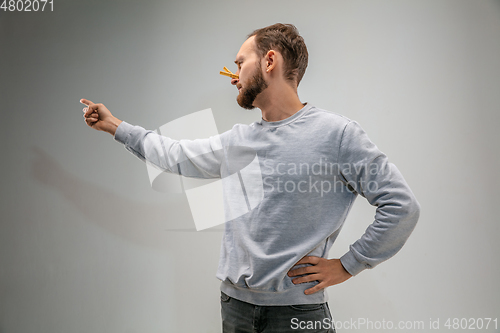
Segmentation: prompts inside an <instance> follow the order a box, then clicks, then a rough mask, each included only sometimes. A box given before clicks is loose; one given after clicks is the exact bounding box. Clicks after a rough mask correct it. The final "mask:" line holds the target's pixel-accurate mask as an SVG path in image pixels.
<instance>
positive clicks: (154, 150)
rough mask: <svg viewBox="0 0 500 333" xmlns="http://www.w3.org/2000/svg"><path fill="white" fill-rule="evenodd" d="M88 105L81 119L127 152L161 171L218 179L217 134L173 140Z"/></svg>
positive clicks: (219, 148)
mask: <svg viewBox="0 0 500 333" xmlns="http://www.w3.org/2000/svg"><path fill="white" fill-rule="evenodd" d="M81 102H82V103H84V104H86V105H88V109H87V110H85V109H84V112H85V114H84V118H85V121H86V123H87V125H88V126H90V127H92V128H94V129H96V130H100V131H105V132H107V133H109V134H111V135H113V137H114V139H115V140H116V141H118V142H120V143H122V144H123V145H124V146H125V149H127V150H128V151H129V152H131V153H132V154H133V155H135V156H136V157H138V158H139V159H140V160H142V161H145V162H146V161H147V162H149V163H151V164H153V165H154V166H156V167H157V168H159V169H160V170H162V171H166V172H170V173H175V174H180V175H183V176H186V177H195V178H220V177H221V171H220V168H221V163H222V159H223V151H222V143H221V135H216V136H211V137H209V138H207V139H197V140H173V139H171V138H168V137H166V136H162V135H159V134H157V133H155V132H154V131H151V130H146V129H144V128H143V127H141V126H133V125H131V124H129V123H127V122H125V121H121V120H119V119H118V118H116V117H114V116H113V115H112V114H111V112H110V111H109V110H108V109H107V108H106V107H105V106H104V105H103V104H94V103H92V102H91V101H89V100H85V99H82V100H81Z"/></svg>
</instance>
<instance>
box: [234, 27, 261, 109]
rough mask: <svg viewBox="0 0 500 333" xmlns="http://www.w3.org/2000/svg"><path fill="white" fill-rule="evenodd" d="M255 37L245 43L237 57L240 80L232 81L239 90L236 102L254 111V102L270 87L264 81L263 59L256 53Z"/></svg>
mask: <svg viewBox="0 0 500 333" xmlns="http://www.w3.org/2000/svg"><path fill="white" fill-rule="evenodd" d="M253 39H254V37H250V38H249V39H247V40H246V41H245V43H243V45H242V46H241V49H240V51H239V52H238V54H237V55H236V61H235V63H236V64H237V65H238V71H237V72H236V74H238V75H239V79H233V80H231V83H232V84H233V85H236V87H237V88H238V90H239V94H238V97H237V98H236V101H237V102H238V104H239V105H240V106H241V107H242V108H245V109H248V110H251V109H254V108H255V106H254V101H255V99H256V98H257V96H258V95H259V94H260V93H261V92H262V91H264V90H265V89H266V88H267V87H268V85H267V83H266V81H265V80H264V76H263V75H262V68H261V59H260V58H259V56H258V55H257V54H256V53H255V51H254V40H253Z"/></svg>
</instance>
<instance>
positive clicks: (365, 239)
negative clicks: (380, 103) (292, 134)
mask: <svg viewBox="0 0 500 333" xmlns="http://www.w3.org/2000/svg"><path fill="white" fill-rule="evenodd" d="M339 158H340V165H341V169H340V175H341V177H343V181H344V182H345V184H346V186H347V187H348V188H349V189H350V190H351V191H353V192H355V193H358V194H360V195H361V196H363V197H364V198H366V199H367V200H368V202H369V203H370V204H371V205H373V206H375V207H377V208H376V213H375V220H374V221H373V223H371V224H370V225H369V226H368V228H367V229H366V231H365V233H364V234H363V235H362V236H361V238H360V239H358V240H357V241H356V242H354V243H353V244H352V245H350V246H349V251H348V252H347V253H346V254H344V255H343V256H342V257H341V258H340V261H341V263H342V265H343V266H344V268H345V269H346V270H347V271H348V272H349V273H350V274H352V275H357V274H358V273H360V272H361V271H363V270H364V269H366V268H373V267H375V266H376V265H378V264H380V263H381V262H383V261H385V260H387V259H389V258H390V257H392V256H394V255H395V254H396V253H397V252H398V251H399V250H400V249H401V248H402V247H403V245H404V243H405V242H406V240H407V239H408V237H409V236H410V234H411V232H412V231H413V229H414V228H415V224H416V223H417V220H418V218H419V215H420V204H419V203H418V201H417V200H416V198H415V196H414V194H413V193H412V191H411V189H410V187H409V186H408V184H407V183H406V181H405V180H404V178H403V176H402V174H401V173H400V171H399V170H398V169H397V168H396V166H395V165H394V164H392V163H390V162H389V161H388V158H387V156H386V155H385V154H384V153H382V152H381V151H380V150H379V149H378V148H377V146H376V145H375V144H374V143H373V142H371V141H370V139H369V138H368V136H367V134H366V133H365V131H364V130H363V129H362V128H361V127H360V126H359V124H358V123H357V122H355V121H350V122H349V123H348V124H347V125H346V126H345V128H344V133H343V136H342V140H341V143H340V147H339Z"/></svg>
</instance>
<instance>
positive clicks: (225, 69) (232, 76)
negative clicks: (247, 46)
mask: <svg viewBox="0 0 500 333" xmlns="http://www.w3.org/2000/svg"><path fill="white" fill-rule="evenodd" d="M219 74H220V75H225V76H229V77H230V78H232V79H239V76H238V75H236V74H233V73H232V72H231V71H230V70H229V69H227V67H226V66H224V71H220V73H219Z"/></svg>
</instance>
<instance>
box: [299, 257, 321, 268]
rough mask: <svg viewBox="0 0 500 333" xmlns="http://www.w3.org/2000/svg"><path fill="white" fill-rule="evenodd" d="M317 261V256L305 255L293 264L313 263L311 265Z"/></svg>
mask: <svg viewBox="0 0 500 333" xmlns="http://www.w3.org/2000/svg"><path fill="white" fill-rule="evenodd" d="M318 262H319V258H318V257H315V256H306V257H304V258H302V259H300V260H299V261H297V263H296V264H295V265H294V266H296V265H300V264H313V265H316V264H317V263H318Z"/></svg>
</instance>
